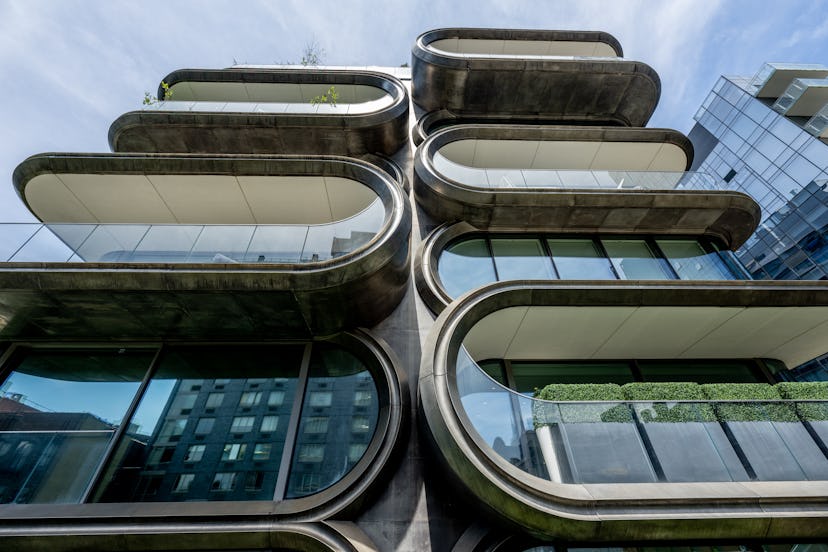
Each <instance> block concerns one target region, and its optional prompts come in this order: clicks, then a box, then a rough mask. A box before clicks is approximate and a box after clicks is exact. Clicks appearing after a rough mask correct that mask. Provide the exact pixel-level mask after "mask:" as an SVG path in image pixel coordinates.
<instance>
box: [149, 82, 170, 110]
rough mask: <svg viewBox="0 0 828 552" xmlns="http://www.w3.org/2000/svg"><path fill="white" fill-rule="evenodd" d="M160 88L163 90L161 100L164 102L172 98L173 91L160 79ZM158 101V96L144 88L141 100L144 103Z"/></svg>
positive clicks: (150, 103)
mask: <svg viewBox="0 0 828 552" xmlns="http://www.w3.org/2000/svg"><path fill="white" fill-rule="evenodd" d="M161 89H162V90H163V91H164V96H163V101H165V102H166V101H167V100H169V99H171V98H172V96H173V91H172V89H171V88H170V85H169V84H168V83H166V82H164V81H161ZM158 101H159V100H158V98H156V97H155V96H153V95H152V94H150V93H149V91H148V90H144V101H143V102H142V103H143V104H144V105H152V104H155V103H158Z"/></svg>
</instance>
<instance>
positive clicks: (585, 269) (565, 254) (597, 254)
mask: <svg viewBox="0 0 828 552" xmlns="http://www.w3.org/2000/svg"><path fill="white" fill-rule="evenodd" d="M546 243H547V244H549V250H550V251H552V258H553V260H554V261H555V268H556V269H557V270H558V277H559V278H560V279H562V280H615V279H616V276H615V274H614V273H613V272H612V267H611V266H610V262H609V260H607V259H606V258H605V257H604V256H603V254H602V253H601V251H600V250H599V249H598V247H597V246H596V245H595V242H593V241H592V240H585V239H549V240H546Z"/></svg>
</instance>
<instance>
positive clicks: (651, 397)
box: [621, 382, 716, 423]
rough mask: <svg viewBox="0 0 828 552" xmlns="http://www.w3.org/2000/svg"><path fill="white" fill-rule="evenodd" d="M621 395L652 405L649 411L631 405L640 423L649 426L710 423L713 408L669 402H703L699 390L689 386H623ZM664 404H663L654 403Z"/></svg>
mask: <svg viewBox="0 0 828 552" xmlns="http://www.w3.org/2000/svg"><path fill="white" fill-rule="evenodd" d="M621 391H622V392H623V393H624V398H626V399H627V400H631V401H653V405H652V408H648V407H647V406H645V405H635V409H636V412H638V415H639V417H640V418H641V421H643V422H646V423H651V422H672V423H677V422H713V421H716V416H715V414H714V413H713V408H712V407H711V406H710V405H709V404H705V403H678V404H674V405H673V406H668V405H667V402H671V401H706V400H707V398H706V397H705V396H704V393H702V390H701V386H699V384H697V383H691V382H659V383H640V382H636V383H627V384H625V385H624V386H623V387H622V388H621ZM656 401H664V402H656Z"/></svg>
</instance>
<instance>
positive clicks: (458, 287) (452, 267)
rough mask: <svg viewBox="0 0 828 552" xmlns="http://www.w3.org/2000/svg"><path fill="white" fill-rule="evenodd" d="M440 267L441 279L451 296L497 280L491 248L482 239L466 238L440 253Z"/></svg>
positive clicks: (456, 295) (457, 295)
mask: <svg viewBox="0 0 828 552" xmlns="http://www.w3.org/2000/svg"><path fill="white" fill-rule="evenodd" d="M438 267H439V268H438V272H439V274H440V281H441V282H442V284H443V287H444V288H445V290H446V293H448V294H449V295H450V296H451V297H459V296H460V295H462V294H464V293H465V292H467V291H469V290H471V289H474V288H477V287H480V286H484V285H486V284H490V283H492V282H494V281H496V280H497V278H495V271H494V264H493V263H492V258H491V257H490V256H489V248H488V247H487V246H486V240H482V239H474V240H466V241H462V242H460V243H456V244H454V245H452V246H451V247H448V248H446V249H445V250H444V251H443V252H442V253H441V254H440V262H439V264H438Z"/></svg>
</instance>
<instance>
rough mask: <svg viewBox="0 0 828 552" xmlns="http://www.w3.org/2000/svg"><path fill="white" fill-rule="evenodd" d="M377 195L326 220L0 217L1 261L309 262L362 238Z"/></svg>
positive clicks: (377, 217)
mask: <svg viewBox="0 0 828 552" xmlns="http://www.w3.org/2000/svg"><path fill="white" fill-rule="evenodd" d="M384 220H385V209H384V207H383V204H382V201H381V200H379V199H376V200H374V202H373V203H372V204H371V205H369V206H368V207H367V208H366V209H365V210H363V211H362V212H360V213H358V214H356V215H354V216H352V217H350V218H347V219H343V220H339V221H336V222H333V223H328V224H316V225H298V224H236V225H229V224H207V225H194V224H82V223H73V224H39V223H5V224H0V236H2V239H0V262H58V263H60V262H96V263H101V262H103V263H107V262H111V263H308V262H317V261H325V260H328V259H332V258H335V257H340V256H342V255H345V254H347V253H351V252H352V251H355V250H356V249H358V248H359V247H362V246H363V245H365V244H367V243H368V242H369V241H370V240H371V239H372V238H373V237H374V236H375V235H376V234H377V232H379V230H380V228H381V227H382V224H383V221H384Z"/></svg>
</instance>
